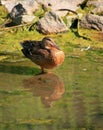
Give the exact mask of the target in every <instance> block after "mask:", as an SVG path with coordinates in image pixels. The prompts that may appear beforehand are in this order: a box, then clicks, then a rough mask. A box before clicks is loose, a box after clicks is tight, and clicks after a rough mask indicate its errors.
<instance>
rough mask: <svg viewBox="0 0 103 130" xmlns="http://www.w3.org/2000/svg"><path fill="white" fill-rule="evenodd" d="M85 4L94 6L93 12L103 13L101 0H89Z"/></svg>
mask: <svg viewBox="0 0 103 130" xmlns="http://www.w3.org/2000/svg"><path fill="white" fill-rule="evenodd" d="M87 6H94V9H93V10H92V11H91V12H92V13H93V14H98V15H103V0H89V1H88V2H87Z"/></svg>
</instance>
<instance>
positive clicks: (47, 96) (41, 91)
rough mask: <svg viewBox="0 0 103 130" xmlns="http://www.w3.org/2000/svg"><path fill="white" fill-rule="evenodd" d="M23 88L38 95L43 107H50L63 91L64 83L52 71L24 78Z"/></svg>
mask: <svg viewBox="0 0 103 130" xmlns="http://www.w3.org/2000/svg"><path fill="white" fill-rule="evenodd" d="M24 88H26V89H27V90H28V91H30V92H32V93H33V95H34V96H37V97H40V98H41V102H42V103H43V104H44V105H45V107H51V106H52V104H53V102H54V101H56V100H58V99H60V98H61V97H62V95H63V93H64V92H65V88H64V84H63V82H62V81H61V80H60V78H59V77H58V76H56V75H55V74H52V73H45V74H41V75H36V76H34V77H32V78H30V79H27V80H24Z"/></svg>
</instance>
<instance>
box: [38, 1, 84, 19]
mask: <svg viewBox="0 0 103 130" xmlns="http://www.w3.org/2000/svg"><path fill="white" fill-rule="evenodd" d="M37 1H38V3H42V4H45V5H46V6H49V7H50V8H51V10H52V11H53V12H55V13H56V14H57V15H59V16H60V17H61V16H65V15H66V14H67V11H58V10H59V9H70V10H73V11H76V10H77V9H78V8H79V6H78V5H79V4H80V3H82V2H83V1H84V0H55V1H54V0H49V1H48V0H37Z"/></svg>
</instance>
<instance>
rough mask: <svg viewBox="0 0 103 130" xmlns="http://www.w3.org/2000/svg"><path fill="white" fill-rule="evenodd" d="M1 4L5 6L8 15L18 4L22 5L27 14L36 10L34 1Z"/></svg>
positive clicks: (17, 0)
mask: <svg viewBox="0 0 103 130" xmlns="http://www.w3.org/2000/svg"><path fill="white" fill-rule="evenodd" d="M1 3H2V4H3V5H5V7H6V8H7V9H8V12H9V13H10V12H11V10H12V9H13V8H14V7H15V6H16V5H18V4H22V6H23V8H24V9H25V10H26V13H27V14H30V15H31V14H33V12H35V10H36V9H38V3H37V2H36V0H1Z"/></svg>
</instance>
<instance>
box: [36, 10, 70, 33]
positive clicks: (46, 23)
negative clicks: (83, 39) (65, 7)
mask: <svg viewBox="0 0 103 130" xmlns="http://www.w3.org/2000/svg"><path fill="white" fill-rule="evenodd" d="M37 30H38V31H39V32H42V33H43V34H52V33H59V32H65V31H67V30H68V28H67V27H66V25H65V24H64V22H63V20H62V19H61V18H60V17H59V16H58V15H56V14H55V13H54V12H47V13H46V14H45V16H44V17H43V18H41V19H40V20H39V21H38V22H37Z"/></svg>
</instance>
